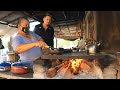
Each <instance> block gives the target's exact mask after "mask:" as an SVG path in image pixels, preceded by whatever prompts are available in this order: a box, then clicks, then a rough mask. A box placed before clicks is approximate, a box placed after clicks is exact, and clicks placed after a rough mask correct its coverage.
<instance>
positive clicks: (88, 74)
mask: <svg viewBox="0 0 120 90" xmlns="http://www.w3.org/2000/svg"><path fill="white" fill-rule="evenodd" d="M45 77H46V79H100V78H99V76H97V75H96V74H93V73H92V72H88V71H79V74H77V75H73V77H70V76H69V75H68V76H67V78H63V77H64V74H63V73H57V74H56V75H55V76H54V77H53V78H49V77H47V76H46V75H45Z"/></svg>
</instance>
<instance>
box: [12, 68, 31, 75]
mask: <svg viewBox="0 0 120 90" xmlns="http://www.w3.org/2000/svg"><path fill="white" fill-rule="evenodd" d="M11 72H12V73H14V74H26V73H28V72H29V68H28V67H26V66H11Z"/></svg>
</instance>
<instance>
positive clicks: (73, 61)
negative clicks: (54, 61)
mask: <svg viewBox="0 0 120 90" xmlns="http://www.w3.org/2000/svg"><path fill="white" fill-rule="evenodd" d="M81 61H82V59H71V60H70V63H71V67H72V69H73V71H77V70H79V68H80V63H81Z"/></svg>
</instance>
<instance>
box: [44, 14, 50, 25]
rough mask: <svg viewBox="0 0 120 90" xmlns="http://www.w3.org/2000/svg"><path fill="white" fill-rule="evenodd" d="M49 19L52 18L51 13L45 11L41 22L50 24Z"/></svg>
mask: <svg viewBox="0 0 120 90" xmlns="http://www.w3.org/2000/svg"><path fill="white" fill-rule="evenodd" d="M51 20H52V15H51V14H49V13H46V14H45V16H44V18H43V23H44V24H45V25H47V26H48V25H50V23H51Z"/></svg>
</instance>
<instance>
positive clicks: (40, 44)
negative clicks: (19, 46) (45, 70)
mask: <svg viewBox="0 0 120 90" xmlns="http://www.w3.org/2000/svg"><path fill="white" fill-rule="evenodd" d="M46 45H47V44H46V43H45V42H44V41H38V42H37V43H36V46H38V47H40V48H42V49H44V48H45V46H46Z"/></svg>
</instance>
